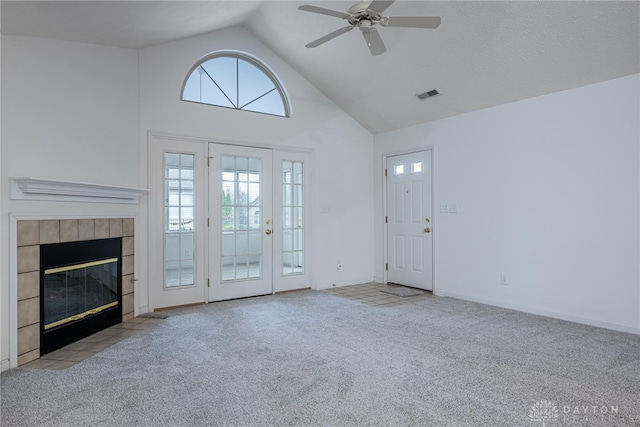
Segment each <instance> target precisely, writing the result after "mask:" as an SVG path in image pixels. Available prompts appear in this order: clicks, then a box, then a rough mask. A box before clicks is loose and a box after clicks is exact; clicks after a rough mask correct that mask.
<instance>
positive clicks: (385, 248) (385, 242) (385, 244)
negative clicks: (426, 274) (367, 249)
mask: <svg viewBox="0 0 640 427" xmlns="http://www.w3.org/2000/svg"><path fill="white" fill-rule="evenodd" d="M422 151H431V220H432V225H431V227H432V229H433V230H432V234H431V235H432V237H431V283H432V288H433V289H432V291H431V292H433V294H434V295H435V294H436V286H437V284H436V262H435V261H436V236H437V234H438V233H437V230H438V227H437V218H436V215H435V214H436V209H435V150H434V147H433V145H428V146H425V147H416V148H409V149H406V150H400V151H392V152H387V153H382V171H381V172H382V257H383V260H382V281H383V283H384V284H387V283H388V271H387V269H386V268H385V265H386V264H387V263H388V262H389V224H387V223H386V222H385V218H386V217H388V216H389V212H388V205H389V204H388V200H387V197H388V194H389V193H388V190H387V176H386V175H385V170H386V169H387V159H388V158H389V157H394V156H402V155H404V154H413V153H419V152H422Z"/></svg>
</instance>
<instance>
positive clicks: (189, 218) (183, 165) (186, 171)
mask: <svg viewBox="0 0 640 427" xmlns="http://www.w3.org/2000/svg"><path fill="white" fill-rule="evenodd" d="M194 157H195V156H194V155H193V154H184V153H170V152H167V153H165V155H164V160H165V162H164V164H165V168H164V169H165V175H164V182H165V206H164V207H165V216H164V218H165V221H164V222H165V229H164V242H165V250H164V255H165V257H164V261H165V262H164V286H165V287H166V288H175V287H180V286H193V285H194V267H195V265H194V256H193V255H194V254H193V252H194V232H195V226H194V224H195V222H194V212H195V198H194V194H193V188H194Z"/></svg>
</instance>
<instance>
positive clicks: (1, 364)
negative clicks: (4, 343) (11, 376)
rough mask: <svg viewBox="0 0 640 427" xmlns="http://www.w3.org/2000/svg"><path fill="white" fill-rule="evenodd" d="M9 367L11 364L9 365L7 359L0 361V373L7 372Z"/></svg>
mask: <svg viewBox="0 0 640 427" xmlns="http://www.w3.org/2000/svg"><path fill="white" fill-rule="evenodd" d="M10 367H11V363H9V359H4V360H2V361H0V372H4V371H8V370H9V368H10Z"/></svg>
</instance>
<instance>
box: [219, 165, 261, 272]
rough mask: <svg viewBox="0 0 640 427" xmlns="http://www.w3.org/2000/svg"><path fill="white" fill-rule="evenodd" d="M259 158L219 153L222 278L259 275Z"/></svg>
mask: <svg viewBox="0 0 640 427" xmlns="http://www.w3.org/2000/svg"><path fill="white" fill-rule="evenodd" d="M261 170H262V160H261V159H259V158H251V157H240V156H227V155H223V156H222V201H221V211H222V224H221V225H222V260H221V262H222V268H221V269H222V280H223V281H229V280H239V279H250V278H258V277H262V233H261V232H260V211H261V209H262V197H261V196H262V195H261Z"/></svg>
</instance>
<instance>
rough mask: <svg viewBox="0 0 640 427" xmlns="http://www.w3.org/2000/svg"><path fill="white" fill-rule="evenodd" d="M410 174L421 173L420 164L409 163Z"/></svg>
mask: <svg viewBox="0 0 640 427" xmlns="http://www.w3.org/2000/svg"><path fill="white" fill-rule="evenodd" d="M411 172H413V173H417V172H422V162H413V163H411Z"/></svg>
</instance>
